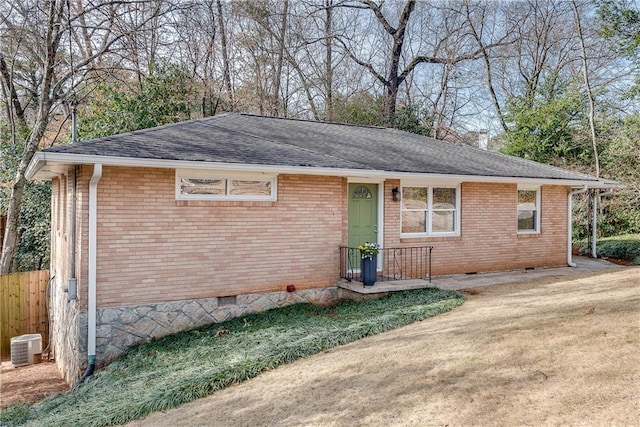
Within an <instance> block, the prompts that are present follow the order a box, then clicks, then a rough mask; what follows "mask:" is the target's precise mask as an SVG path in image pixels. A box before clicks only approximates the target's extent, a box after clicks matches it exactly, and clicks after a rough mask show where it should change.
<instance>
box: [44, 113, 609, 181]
mask: <svg viewBox="0 0 640 427" xmlns="http://www.w3.org/2000/svg"><path fill="white" fill-rule="evenodd" d="M45 151H46V152H55V153H66V154H79V155H90V156H101V157H102V156H106V157H127V158H140V159H157V160H182V161H194V162H217V163H234V164H250V165H272V166H303V167H320V168H340V169H356V170H372V171H374V170H375V171H387V172H407V173H428V174H443V175H471V176H490V177H515V178H537V179H566V180H581V181H585V180H587V181H597V178H595V177H592V176H588V175H583V174H578V173H573V172H569V171H566V170H564V169H560V168H555V167H552V166H548V165H543V164H540V163H536V162H531V161H527V160H524V159H520V158H516V157H512V156H506V155H503V154H499V153H495V152H491V151H484V150H480V149H477V148H473V147H469V146H466V145H457V144H450V143H446V142H442V141H438V140H435V139H432V138H427V137H424V136H421V135H416V134H412V133H407V132H403V131H399V130H396V129H387V128H377V127H363V126H352V125H343V124H333V123H323V122H313V121H305V120H292V119H282V118H273V117H262V116H252V115H246V114H222V115H218V116H213V117H207V118H203V119H197V120H190V121H186V122H181V123H175V124H170V125H166V126H160V127H157V128H151V129H144V130H139V131H135V132H130V133H125V134H120V135H114V136H109V137H106V138H99V139H94V140H89V141H85V142H81V143H77V144H73V145H61V146H57V147H53V148H49V149H47V150H45Z"/></svg>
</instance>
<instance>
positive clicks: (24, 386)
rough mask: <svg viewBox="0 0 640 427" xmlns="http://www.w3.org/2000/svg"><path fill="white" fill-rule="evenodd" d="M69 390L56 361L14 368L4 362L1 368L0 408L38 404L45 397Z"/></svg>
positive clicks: (9, 363)
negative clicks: (22, 404) (19, 404)
mask: <svg viewBox="0 0 640 427" xmlns="http://www.w3.org/2000/svg"><path fill="white" fill-rule="evenodd" d="M67 390H69V385H68V384H67V383H66V382H65V381H64V379H63V378H62V375H61V374H60V372H59V371H58V369H57V368H56V363H55V361H54V360H43V361H41V362H40V363H34V364H33V365H28V366H20V367H17V368H16V367H14V366H13V365H12V364H11V361H10V360H9V361H2V365H1V367H0V408H6V407H8V406H11V405H15V404H16V403H37V402H39V401H41V400H42V399H44V398H45V397H47V396H49V395H51V394H56V393H61V392H64V391H67Z"/></svg>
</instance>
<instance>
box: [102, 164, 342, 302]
mask: <svg viewBox="0 0 640 427" xmlns="http://www.w3.org/2000/svg"><path fill="white" fill-rule="evenodd" d="M343 192H344V191H343V179H342V178H331V177H308V176H293V175H282V176H280V177H279V178H278V201H277V202H213V201H206V202H204V201H176V199H175V172H174V171H173V170H168V169H141V168H114V167H105V168H104V170H103V176H102V179H101V180H100V183H99V185H98V260H97V262H98V272H97V281H98V284H99V286H98V306H100V307H108V306H119V305H127V304H140V303H146V302H160V301H170V300H179V299H195V298H208V297H216V296H226V295H239V294H244V293H255V292H273V291H282V290H285V289H286V286H287V285H289V284H295V285H296V287H297V288H298V289H304V288H314V287H328V286H333V285H335V283H336V282H337V280H338V274H339V271H338V268H337V261H338V253H339V252H338V251H339V249H338V248H339V245H340V243H341V241H342V238H343V224H344V218H343V217H344V215H343V213H344V208H343V206H342V205H341V204H340V203H339V200H340V199H341V198H342V197H343Z"/></svg>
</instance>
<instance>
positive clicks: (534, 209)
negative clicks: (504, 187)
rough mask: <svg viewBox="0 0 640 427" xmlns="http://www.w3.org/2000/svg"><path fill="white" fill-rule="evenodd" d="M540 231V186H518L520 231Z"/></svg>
mask: <svg viewBox="0 0 640 427" xmlns="http://www.w3.org/2000/svg"><path fill="white" fill-rule="evenodd" d="M538 232H540V188H539V187H535V188H527V187H524V188H523V187H518V233H538Z"/></svg>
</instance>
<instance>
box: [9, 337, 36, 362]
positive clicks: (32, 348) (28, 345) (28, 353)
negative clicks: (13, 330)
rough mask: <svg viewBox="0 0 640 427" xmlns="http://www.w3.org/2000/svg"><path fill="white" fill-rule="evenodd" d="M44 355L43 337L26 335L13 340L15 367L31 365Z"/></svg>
mask: <svg viewBox="0 0 640 427" xmlns="http://www.w3.org/2000/svg"><path fill="white" fill-rule="evenodd" d="M41 354H42V335H40V334H26V335H20V336H17V337H13V338H11V364H12V365H13V366H14V367H18V366H26V365H31V364H32V363H33V362H34V357H35V356H36V355H37V357H40V355H41Z"/></svg>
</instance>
